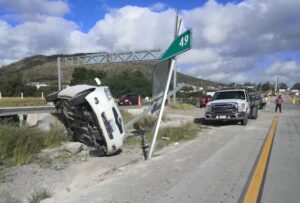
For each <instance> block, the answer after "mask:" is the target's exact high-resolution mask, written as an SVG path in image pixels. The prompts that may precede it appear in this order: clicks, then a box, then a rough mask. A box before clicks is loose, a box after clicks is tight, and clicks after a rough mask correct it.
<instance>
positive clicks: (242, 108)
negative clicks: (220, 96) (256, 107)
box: [238, 103, 246, 112]
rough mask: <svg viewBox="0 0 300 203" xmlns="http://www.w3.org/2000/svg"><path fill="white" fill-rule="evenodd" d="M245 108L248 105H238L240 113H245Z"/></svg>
mask: <svg viewBox="0 0 300 203" xmlns="http://www.w3.org/2000/svg"><path fill="white" fill-rule="evenodd" d="M245 107H246V104H244V103H243V104H238V111H239V112H243V111H244V109H245Z"/></svg>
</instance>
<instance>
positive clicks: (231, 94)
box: [212, 91, 245, 100]
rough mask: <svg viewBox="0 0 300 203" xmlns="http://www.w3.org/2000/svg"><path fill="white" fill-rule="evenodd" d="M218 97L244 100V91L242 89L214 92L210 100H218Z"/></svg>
mask: <svg viewBox="0 0 300 203" xmlns="http://www.w3.org/2000/svg"><path fill="white" fill-rule="evenodd" d="M220 99H241V100H245V93H244V92H243V91H228V92H216V93H215V95H214V97H213V99H212V100H220Z"/></svg>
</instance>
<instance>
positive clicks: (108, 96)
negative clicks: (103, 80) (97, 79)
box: [104, 87, 112, 100]
mask: <svg viewBox="0 0 300 203" xmlns="http://www.w3.org/2000/svg"><path fill="white" fill-rule="evenodd" d="M104 92H105V94H106V97H107V99H108V100H111V98H112V96H111V93H110V90H109V88H108V87H104Z"/></svg>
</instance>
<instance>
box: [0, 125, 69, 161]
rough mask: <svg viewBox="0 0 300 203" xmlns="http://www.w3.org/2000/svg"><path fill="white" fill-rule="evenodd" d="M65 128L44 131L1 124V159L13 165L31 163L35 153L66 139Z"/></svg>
mask: <svg viewBox="0 0 300 203" xmlns="http://www.w3.org/2000/svg"><path fill="white" fill-rule="evenodd" d="M66 139H67V138H66V135H65V134H64V131H63V130H59V129H52V130H51V131H50V132H44V131H41V130H39V129H37V128H30V127H17V126H2V125H0V161H2V162H4V163H7V164H11V165H24V164H28V163H30V161H31V160H32V158H33V157H34V155H36V154H38V153H39V152H40V151H41V150H42V149H44V148H47V147H54V146H58V145H59V144H60V143H61V142H62V141H64V140H66Z"/></svg>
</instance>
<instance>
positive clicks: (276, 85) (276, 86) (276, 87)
mask: <svg viewBox="0 0 300 203" xmlns="http://www.w3.org/2000/svg"><path fill="white" fill-rule="evenodd" d="M277 92H278V75H276V83H275V93H277Z"/></svg>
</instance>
